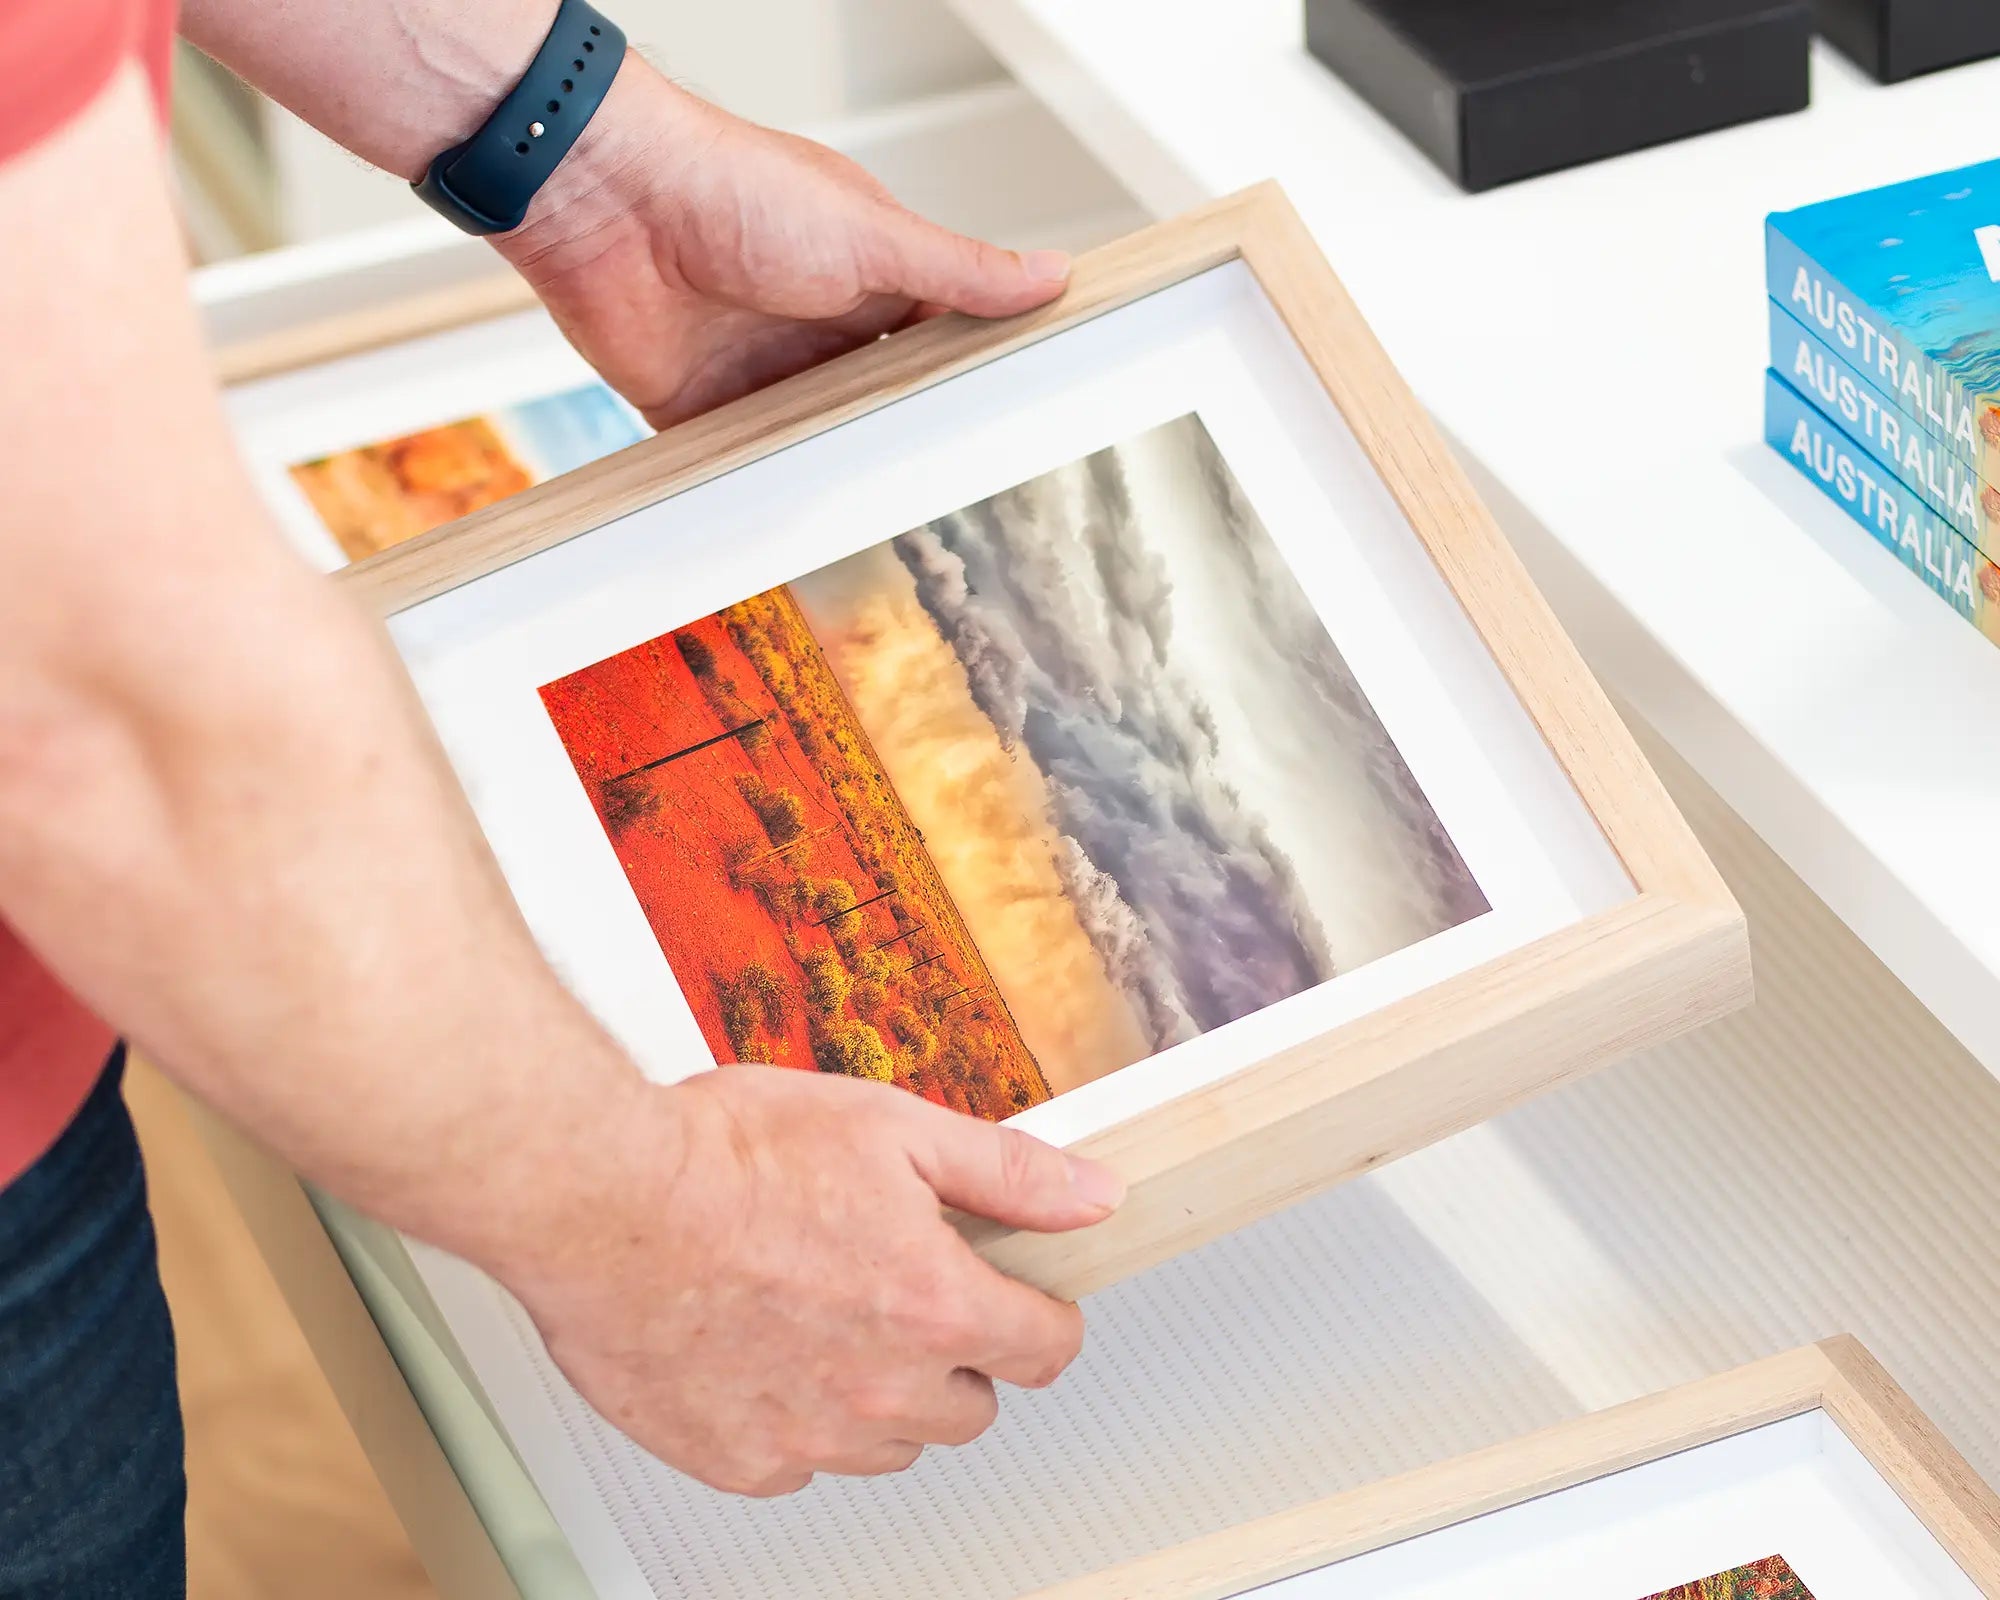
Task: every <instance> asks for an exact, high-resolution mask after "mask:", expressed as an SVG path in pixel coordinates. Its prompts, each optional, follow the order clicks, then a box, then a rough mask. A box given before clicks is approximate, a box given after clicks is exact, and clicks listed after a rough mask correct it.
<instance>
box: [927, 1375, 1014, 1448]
mask: <svg viewBox="0 0 2000 1600" xmlns="http://www.w3.org/2000/svg"><path fill="white" fill-rule="evenodd" d="M999 1414H1000V1398H999V1396H998V1395H996V1394H994V1392H993V1380H992V1379H991V1378H988V1377H986V1376H984V1375H983V1374H981V1373H977V1372H973V1371H971V1370H970V1369H969V1368H965V1367H961V1368H959V1369H958V1371H956V1372H954V1373H951V1374H950V1375H949V1376H947V1377H946V1379H945V1387H944V1392H943V1393H942V1394H941V1395H940V1396H939V1397H938V1399H937V1401H936V1402H935V1403H934V1405H933V1406H932V1407H931V1408H929V1410H928V1411H927V1412H926V1413H925V1414H923V1415H921V1416H917V1417H914V1418H912V1419H911V1421H910V1423H909V1426H908V1430H907V1431H908V1432H909V1434H910V1436H911V1437H912V1438H913V1439H921V1440H922V1441H923V1442H924V1443H925V1444H947V1445H961V1444H971V1443H972V1441H973V1440H974V1439H977V1438H978V1437H979V1436H980V1435H981V1434H982V1433H984V1432H985V1431H986V1430H987V1429H988V1428H990V1427H992V1426H993V1419H994V1418H995V1417H997V1416H999Z"/></svg>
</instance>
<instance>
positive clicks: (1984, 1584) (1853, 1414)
mask: <svg viewBox="0 0 2000 1600" xmlns="http://www.w3.org/2000/svg"><path fill="white" fill-rule="evenodd" d="M1820 1349H1821V1352H1822V1353H1823V1354H1824V1355H1825V1356H1826V1358H1827V1360H1828V1361H1829V1362H1830V1363H1831V1365H1832V1367H1833V1376H1832V1377H1831V1378H1830V1380H1829V1382H1828V1384H1827V1387H1826V1393H1825V1397H1824V1403H1825V1406H1826V1411H1827V1414H1828V1415H1829V1416H1831V1417H1832V1418H1833V1420H1834V1421H1835V1422H1837V1423H1838V1424H1839V1425H1840V1429H1841V1432H1843V1433H1845V1434H1846V1435H1847V1437H1848V1438H1849V1439H1851V1440H1853V1441H1854V1445H1855V1448H1856V1449H1858V1450H1859V1451H1860V1452H1861V1453H1862V1455H1864V1456H1866V1457H1867V1458H1868V1462H1869V1464H1870V1465H1871V1466H1873V1467H1874V1468H1875V1470H1876V1471H1877V1472H1879V1473H1881V1474H1882V1476H1883V1477H1884V1478H1885V1479H1886V1480H1887V1481H1888V1482H1889V1483H1890V1485H1892V1486H1893V1487H1894V1488H1895V1490H1896V1492H1897V1493H1898V1494H1899V1495H1901V1496H1902V1498H1903V1503H1904V1504H1905V1505H1907V1506H1908V1507H1909V1508H1910V1509H1911V1510H1912V1511H1914V1512H1915V1513H1916V1514H1917V1517H1918V1520H1920V1521H1921V1522H1922V1523H1923V1525H1924V1526H1925V1527H1926V1528H1928V1529H1929V1530H1930V1531H1931V1535H1932V1537H1934V1538H1935V1539H1936V1540H1937V1541H1938V1543H1939V1544H1941V1545H1943V1546H1944V1548H1945V1549H1946V1550H1947V1551H1949V1552H1950V1554H1951V1558H1952V1559H1953V1560H1954V1561H1956V1562H1957V1563H1958V1564H1959V1566H1960V1567H1961V1568H1963V1569H1964V1571H1965V1573H1966V1575H1967V1576H1968V1577H1970V1578H1971V1579H1972V1581H1973V1582H1974V1583H1975V1584H1977V1585H1978V1586H1979V1592H1980V1593H1981V1594H1984V1595H1988V1596H2000V1496H1996V1495H1995V1494H1994V1492H1993V1490H1992V1489H1991V1488H1989V1487H1988V1486H1987V1485H1986V1483H1985V1482H1984V1481H1982V1480H1981V1479H1980V1477H1979V1475H1978V1474H1977V1473H1975V1472H1974V1471H1973V1470H1972V1468H1971V1467H1970V1466H1969V1465H1968V1464H1967V1463H1966V1460H1965V1458H1964V1457H1963V1456H1961V1455H1960V1454H1959V1453H1958V1452H1957V1451H1956V1450H1954V1449H1953V1448H1952V1447H1951V1445H1950V1444H1949V1443H1948V1442H1947V1441H1946V1440H1945V1437H1944V1435H1943V1434H1941V1433H1939V1432H1938V1430H1937V1428H1936V1426H1935V1425H1934V1424H1933V1423H1932V1422H1931V1420H1930V1418H1929V1417H1927V1416H1925V1415H1924V1414H1923V1413H1922V1412H1921V1411H1919V1410H1918V1409H1917V1406H1916V1402H1915V1401H1913V1400H1911V1399H1910V1397H1909V1396H1908V1395H1907V1394H1905V1393H1904V1392H1903V1391H1902V1389H1901V1388H1899V1387H1898V1386H1897V1384H1896V1381H1895V1380H1894V1379H1893V1378H1891V1377H1890V1376H1889V1374H1888V1373H1887V1372H1886V1371H1885V1370H1884V1369H1883V1367H1882V1365H1881V1363H1880V1362H1878V1361H1877V1360H1876V1359H1875V1358H1874V1357H1873V1356H1872V1355H1870V1354H1869V1353H1868V1351H1867V1350H1865V1349H1864V1348H1863V1347H1862V1345H1861V1344H1860V1342H1859V1341H1858V1340H1854V1339H1849V1338H1839V1339H1829V1340H1828V1341H1827V1342H1826V1343H1825V1344H1824V1345H1822V1346H1821V1347H1820Z"/></svg>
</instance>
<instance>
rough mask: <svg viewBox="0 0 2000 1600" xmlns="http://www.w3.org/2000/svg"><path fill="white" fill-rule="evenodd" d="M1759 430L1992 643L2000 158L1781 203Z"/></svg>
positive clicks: (1999, 413)
mask: <svg viewBox="0 0 2000 1600" xmlns="http://www.w3.org/2000/svg"><path fill="white" fill-rule="evenodd" d="M1766 247H1767V251H1768V256H1767V283H1768V287H1769V291H1770V308H1769V310H1770V323H1771V370H1770V371H1769V372H1768V373H1767V374H1766V375H1765V391H1766V392H1765V429H1764V432H1765V438H1766V439H1767V440H1768V441H1769V442H1770V444H1771V446H1772V447H1773V448H1774V449H1776V450H1777V451H1778V452H1779V453H1780V454H1781V455H1783V456H1784V457H1785V458H1786V459H1787V460H1788V461H1790V462H1791V463H1792V464H1793V465H1794V466H1795V467H1797V468H1798V470H1799V471H1800V472H1802V473H1804V474H1805V475H1806V477H1807V478H1808V479H1809V480H1810V481H1811V482H1813V483H1815V484H1817V485H1818V486H1819V488H1820V489H1821V491H1822V492H1823V493H1825V494H1826V495H1827V497H1828V498H1830V499H1831V500H1833V501H1834V502H1835V504H1837V505H1839V506H1840V507H1841V508H1842V509H1843V510H1845V511H1846V512H1847V514H1848V515H1849V516H1850V517H1852V518H1853V519H1854V520H1855V521H1856V522H1858V523H1860V524H1861V526H1862V527H1864V528H1866V529H1867V530H1868V532H1869V533H1870V534H1872V535H1873V536H1874V537H1875V538H1876V539H1877V540H1878V541H1879V542H1880V543H1881V544H1883V545H1884V546H1886V547H1887V548H1888V549H1890V550H1892V551H1894V552H1895V554H1896V555H1897V556H1898V557H1899V558H1900V559H1901V560H1902V562H1903V564H1904V565H1905V566H1907V567H1908V568H1910V570H1911V571H1913V572H1915V573H1916V574H1917V575H1918V576H1919V577H1921V578H1923V579H1924V581H1925V582H1927V583H1928V584H1929V585H1930V586H1931V587H1932V588H1933V589H1934V590H1936V591H1937V593H1938V594H1939V595H1941V596H1942V597H1943V598H1944V599H1945V600H1947V601H1948V602H1949V603H1950V604H1951V606H1952V608H1953V609H1954V610H1955V611H1957V612H1958V614H1959V615H1960V616H1961V617H1964V618H1965V619H1966V620H1967V621H1968V622H1971V623H1973V624H1974V625H1975V626H1977V627H1978V628H1979V629H1980V630H1981V632H1983V633H1985V634H1986V636H1987V637H1988V638H1989V639H1992V640H1994V641H1995V642H1996V643H2000V568H1996V567H1995V565H1994V561H1995V560H2000V487H1996V485H2000V161H1989V162H1986V163H1984V164H1982V165H1980V166H1976V167H1964V168H1961V169H1959V170H1958V171H1955V172H1943V173H1939V174H1937V175H1936V176H1935V177H1929V178H1919V179H1917V180H1915V181H1914V182H1911V183H1899V184H1893V185H1891V186H1890V187H1888V188H1886V189H1872V190H1869V191H1867V192H1866V193H1863V194H1853V195H1847V196H1845V197H1843V198H1841V199H1838V200H1828V201H1825V202H1823V203H1821V204H1819V205H1814V206H1806V207H1804V208H1803V209H1801V210H1798V211H1785V212H1779V213H1778V214H1776V215H1774V216H1772V217H1771V218H1770V220H1769V223H1768V227H1767V233H1766Z"/></svg>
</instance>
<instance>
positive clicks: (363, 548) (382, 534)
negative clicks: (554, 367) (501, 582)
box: [291, 383, 647, 561]
mask: <svg viewBox="0 0 2000 1600" xmlns="http://www.w3.org/2000/svg"><path fill="white" fill-rule="evenodd" d="M646 433H647V429H646V427H645V425H644V424H643V423H641V422H640V420H639V417H638V414H637V413H636V412H634V411H633V410H631V408H630V407H628V406H627V405H626V404H625V403H624V402H623V401H621V400H620V399H619V398H618V397H617V396H616V395H614V394H613V393H612V392H611V391H610V390H609V389H607V388H606V387H605V386H604V385H603V384H601V383H588V384H585V385H584V386H583V387H581V388H579V389H571V390H569V391H567V392H565V393H563V394H552V395H547V396H544V397H543V398H541V399H539V400H529V401H524V402H523V403H522V404H520V405H517V406H509V407H507V408H506V409H505V410H502V411H495V412H491V413H489V414H488V415H486V416H480V417H467V418H465V419H464V420H463V421H459V422H447V423H443V424H441V425H440V426H438V427H435V428H424V429H421V430H420V431H418V432H416V433H410V434H405V435H403V436H402V437H401V438H398V439H389V440H385V441H384V442H382V443H380V444H371V445H361V446H359V447H357V448H355V449H352V450H341V451H337V452H335V453H334V454H333V455H330V456H321V457H319V458H318V459H316V460H312V461H303V462H300V463H299V464H298V465H296V466H294V467H293V468H292V469H291V476H292V482H293V483H295V484H297V485H298V487H299V490H300V492H301V493H303V494H304V495H305V497H306V499H307V500H308V501H310V502H311V503H312V508H313V510H314V512H316V513H317V514H318V516H319V520H320V521H321V522H322V523H323V524H324V525H325V527H326V531H327V532H328V533H330V534H332V535H333V539H334V542H335V543H336V544H338V545H339V546H340V548H341V551H342V553H343V554H345V555H346V557H347V558H348V560H350V561H359V560H361V559H362V558H363V557H364V556H372V555H374V554H375V553H376V552H377V551H380V550H387V549H388V548H389V547H390V546H392V545H398V544H401V543H402V542H403V541H404V540H405V539H414V538H415V537H416V536H417V535H418V534H420V533H428V532H430V530H431V529H432V528H436V527H441V526H442V525H443V524H445V523H447V522H453V521H456V520H457V519H458V518H460V517H463V516H468V515H470V514H471V513H472V512H474V511H477V510H479V509H480V508H481V507H483V506H490V505H492V504H494V503H495V502H496V501H499V500H505V499H506V498H507V497H508V496H509V495H511V494H518V493H520V491H521V490H523V489H526V488H529V487H531V486H532V485H534V484H537V483H541V482H544V481H545V480H547V479H549V478H553V477H555V476H557V475H558V474H559V473H564V472H568V471H569V470H570V469H571V468H572V467H580V466H582V465H583V464H584V463H585V462H588V461H595V460H597V459H598V457H600V456H607V455H609V454H611V452H612V451H614V450H622V449H623V448H624V447H625V446H626V445H628V444H636V443H637V442H638V441H639V440H640V439H642V438H644V437H645V436H646Z"/></svg>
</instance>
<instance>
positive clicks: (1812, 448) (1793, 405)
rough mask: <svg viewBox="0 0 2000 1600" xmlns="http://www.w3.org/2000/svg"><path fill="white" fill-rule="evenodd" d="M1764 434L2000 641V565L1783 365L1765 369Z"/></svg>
mask: <svg viewBox="0 0 2000 1600" xmlns="http://www.w3.org/2000/svg"><path fill="white" fill-rule="evenodd" d="M1764 385H1765V388H1764V438H1765V440H1766V442H1767V443H1769V444H1770V446H1771V448H1772V449H1774V450H1776V451H1777V452H1778V453H1779V454H1780V455H1781V456H1783V457H1784V458H1785V459H1786V460H1787V461H1789V462H1791V464H1792V465H1793V466H1794V467H1796V468H1797V469H1798V470H1799V471H1800V472H1802V473H1804V474H1805V476H1806V477H1807V478H1808V479H1810V480H1811V481H1812V482H1813V483H1814V484H1816V485H1818V487H1819V489H1820V492H1821V493H1822V494H1824V495H1825V496H1826V497H1827V498H1828V499H1829V500H1831V501H1833V502H1834V504H1835V505H1837V506H1839V507H1840V508H1841V509H1842V510H1844V511H1845V512H1846V513H1847V514H1848V516H1850V517H1851V518H1853V519H1854V521H1856V522H1858V523H1859V524H1860V525H1861V526H1862V527H1863V528H1865V529H1867V530H1868V532H1869V533H1870V534H1872V535H1873V536H1874V538H1875V542H1876V543H1877V544H1880V545H1882V546H1883V547H1884V548H1885V549H1888V550H1890V551H1892V552H1893V553H1894V554H1895V556H1896V557H1897V559H1898V560H1900V561H1901V562H1902V563H1903V565H1904V566H1906V567H1908V568H1909V569H1910V570H1911V571H1912V572H1914V573H1915V574H1916V575H1917V576H1918V577H1920V578H1922V579H1923V580H1924V581H1925V582H1926V583H1928V584H1929V585H1930V586H1931V588H1932V590H1933V591H1935V592H1936V593H1937V594H1938V595H1940V596H1942V597H1943V598H1944V600H1945V601H1946V602H1947V603H1948V604H1949V605H1950V606H1951V608H1952V609H1953V610H1954V611H1956V612H1957V613H1958V614H1959V615H1960V616H1961V617H1963V618H1964V619H1965V620H1966V621H1967V622H1970V623H1972V624H1973V626H1975V627H1976V628H1978V629H1979V631H1980V632H1981V633H1983V634H1985V635H1986V637H1987V638H1989V639H1991V640H1993V641H1994V642H1995V643H1996V644H2000V568H1996V567H1995V566H1994V565H1993V563H1992V562H1990V561H1988V560H1987V559H1986V557H1984V556H1983V555H1981V554H1980V553H1979V552H1978V550H1976V549H1975V548H1974V547H1973V546H1972V544H1971V542H1970V541H1968V540H1966V539H1964V538H1962V537H1960V535H1959V533H1958V532H1957V530H1956V529H1954V528H1952V527H1951V526H1950V525H1949V524H1948V523H1946V522H1945V521H1944V520H1943V518H1941V517H1939V516H1937V515H1936V514H1935V513H1934V512H1932V511H1931V510H1930V508H1929V507H1928V506H1926V505H1924V504H1923V503H1922V502H1921V501H1920V500H1918V499H1917V497H1916V496H1915V495H1913V494H1911V493H1910V492H1909V491H1908V490H1906V489H1905V488H1904V487H1903V486H1902V485H1901V484H1900V483H1898V482H1897V481H1895V480H1894V479H1893V478H1891V477H1889V476H1888V475H1887V474H1885V473H1883V472H1881V471H1880V470H1878V469H1877V468H1876V467H1875V465H1874V464H1873V463H1872V462H1871V461H1870V460H1869V459H1868V457H1867V456H1866V455H1865V454H1863V453H1862V451H1861V450H1860V448H1859V447H1858V446H1856V445H1855V443H1854V441H1853V440H1851V439H1849V438H1848V437H1847V435H1846V434H1844V433H1842V432H1841V430H1840V429H1839V428H1837V427H1835V426H1834V425H1833V423H1831V422H1830V421H1828V420H1827V418H1826V417H1824V416H1822V415H1821V414H1820V413H1819V412H1818V411H1816V410H1815V409H1814V408H1813V407H1812V406H1811V405H1810V404H1808V403H1807V402H1806V400H1805V399H1804V397H1803V396H1801V395H1800V394H1799V393H1798V391H1797V390H1795V389H1794V388H1792V386H1791V385H1790V384H1788V383H1786V382H1785V380H1784V379H1783V378H1781V377H1780V376H1779V375H1778V374H1777V373H1775V372H1767V373H1766V374H1765V375H1764Z"/></svg>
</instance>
